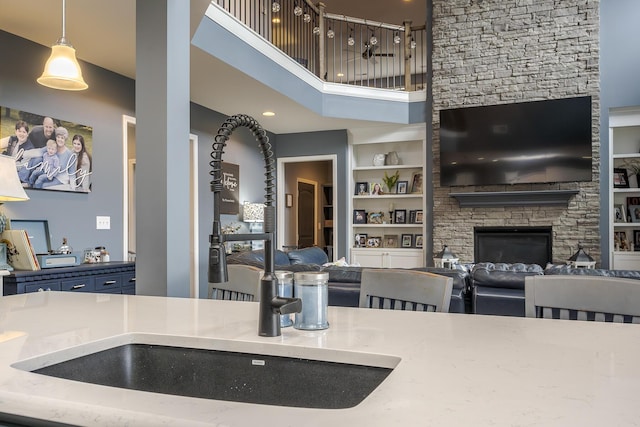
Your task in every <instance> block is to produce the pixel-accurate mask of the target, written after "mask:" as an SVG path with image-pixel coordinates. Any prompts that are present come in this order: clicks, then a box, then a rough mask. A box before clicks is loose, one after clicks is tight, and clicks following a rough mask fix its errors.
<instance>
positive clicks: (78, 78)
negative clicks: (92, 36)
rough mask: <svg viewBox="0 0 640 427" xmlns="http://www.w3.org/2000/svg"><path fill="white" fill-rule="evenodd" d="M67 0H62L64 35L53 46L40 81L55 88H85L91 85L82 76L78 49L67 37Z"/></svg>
mask: <svg viewBox="0 0 640 427" xmlns="http://www.w3.org/2000/svg"><path fill="white" fill-rule="evenodd" d="M65 12H66V0H62V37H60V38H59V39H58V41H57V42H56V44H55V45H53V46H51V56H50V57H49V59H48V60H47V63H46V64H45V66H44V71H43V73H42V75H41V76H40V78H39V79H38V83H40V84H41V85H43V86H47V87H50V88H53V89H61V90H84V89H86V88H88V87H89V85H87V84H86V83H85V81H84V79H83V78H82V70H81V69H80V64H78V60H77V59H76V50H75V49H74V48H73V46H71V45H70V44H69V43H68V42H67V39H66V33H65Z"/></svg>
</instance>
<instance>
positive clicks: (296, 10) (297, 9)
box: [293, 5, 302, 16]
mask: <svg viewBox="0 0 640 427" xmlns="http://www.w3.org/2000/svg"><path fill="white" fill-rule="evenodd" d="M293 14H294V15H296V16H300V15H302V8H301V7H300V6H298V5H296V7H294V8H293Z"/></svg>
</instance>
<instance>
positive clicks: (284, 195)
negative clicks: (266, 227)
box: [276, 154, 338, 261]
mask: <svg viewBox="0 0 640 427" xmlns="http://www.w3.org/2000/svg"><path fill="white" fill-rule="evenodd" d="M337 161H338V160H337V155H335V154H328V155H317V156H300V157H281V158H278V160H277V175H278V176H277V192H278V194H279V195H281V196H280V197H279V203H277V204H276V205H277V210H278V212H277V217H278V224H277V228H278V236H277V244H276V247H277V248H278V249H280V250H288V249H291V248H297V247H298V246H299V245H307V244H308V240H309V237H308V236H307V235H309V234H310V233H309V232H303V233H302V234H303V236H302V237H303V238H304V240H301V241H299V236H300V233H299V231H298V230H299V228H300V227H299V224H300V223H301V221H300V220H299V218H298V216H299V214H300V213H301V212H305V209H307V212H308V206H309V202H308V201H306V202H305V201H304V200H302V201H303V202H304V203H303V204H302V209H300V206H301V203H300V202H301V200H300V193H299V191H298V188H299V183H302V184H304V183H307V184H312V185H315V189H314V196H313V199H314V208H313V224H312V227H313V235H314V237H313V245H316V246H319V247H321V248H322V249H323V250H324V251H325V252H326V253H327V256H328V258H329V261H335V259H334V258H335V251H334V248H336V247H337V244H338V242H337V237H336V235H337V233H334V232H333V230H334V227H337V226H338V219H337V216H336V212H337V205H336V204H337V200H336V197H335V194H336V192H335V191H333V186H334V185H335V183H336V182H337V170H336V165H337ZM285 200H291V203H290V206H289V203H285ZM309 217H311V215H307V216H305V219H309ZM308 226H309V225H308V224H307V225H306V227H308Z"/></svg>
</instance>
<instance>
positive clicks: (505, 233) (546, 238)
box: [473, 227, 553, 268]
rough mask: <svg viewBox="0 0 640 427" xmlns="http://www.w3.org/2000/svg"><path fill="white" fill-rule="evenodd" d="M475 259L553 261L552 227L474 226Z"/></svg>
mask: <svg viewBox="0 0 640 427" xmlns="http://www.w3.org/2000/svg"><path fill="white" fill-rule="evenodd" d="M473 234H474V262H476V263H479V262H493V263H497V262H505V263H511V264H512V263H516V262H522V263H525V264H538V265H540V266H541V267H542V268H544V267H545V266H546V265H547V263H550V262H551V261H552V241H553V235H552V230H551V227H475V228H474V230H473Z"/></svg>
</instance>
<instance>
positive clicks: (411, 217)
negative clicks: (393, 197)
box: [409, 209, 418, 224]
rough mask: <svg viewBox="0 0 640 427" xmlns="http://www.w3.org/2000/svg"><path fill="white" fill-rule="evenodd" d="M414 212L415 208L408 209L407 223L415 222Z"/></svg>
mask: <svg viewBox="0 0 640 427" xmlns="http://www.w3.org/2000/svg"><path fill="white" fill-rule="evenodd" d="M416 212H418V211H417V210H415V209H413V210H410V211H409V224H415V223H416Z"/></svg>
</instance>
